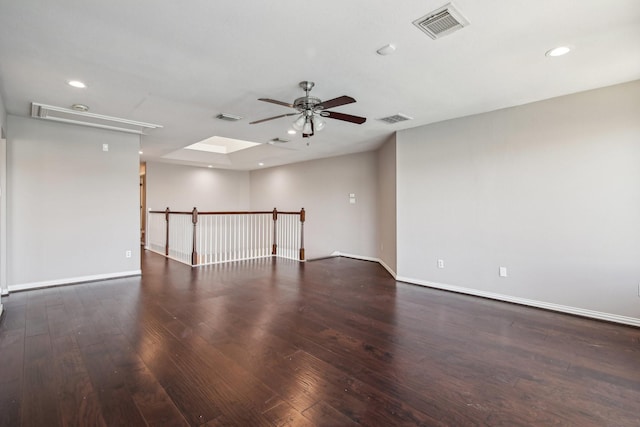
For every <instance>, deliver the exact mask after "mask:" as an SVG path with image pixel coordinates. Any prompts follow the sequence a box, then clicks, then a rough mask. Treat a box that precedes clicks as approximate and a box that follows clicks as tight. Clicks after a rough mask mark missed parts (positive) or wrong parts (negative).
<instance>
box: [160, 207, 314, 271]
mask: <svg viewBox="0 0 640 427" xmlns="http://www.w3.org/2000/svg"><path fill="white" fill-rule="evenodd" d="M148 213H150V214H163V215H164V219H165V223H166V225H165V248H164V249H165V251H164V252H165V256H166V257H169V224H170V222H169V216H170V215H190V216H191V222H192V224H193V231H192V248H191V265H192V266H193V265H197V264H198V262H199V259H198V253H197V241H196V239H197V235H198V234H197V227H198V217H199V216H201V215H269V214H270V215H271V216H272V219H273V242H272V247H271V254H272V255H277V253H278V246H277V237H278V233H277V224H278V214H281V215H298V216H299V217H300V251H299V259H300V261H304V259H305V258H304V256H305V254H304V222H305V220H306V212H305V210H304V208H302V209H301V210H300V211H298V212H291V211H279V210H277V209H276V208H273V210H272V211H221V212H199V211H198V209H197V208H195V207H194V208H193V209H192V210H191V211H172V210H171V209H170V208H169V207H167V208H166V209H165V210H163V211H157V210H156V211H154V210H150V211H149V212H148Z"/></svg>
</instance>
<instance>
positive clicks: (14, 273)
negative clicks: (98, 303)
mask: <svg viewBox="0 0 640 427" xmlns="http://www.w3.org/2000/svg"><path fill="white" fill-rule="evenodd" d="M7 131H8V132H7V137H8V138H7V143H8V147H7V157H8V177H7V181H8V190H7V192H8V221H9V224H8V230H9V233H8V254H9V259H8V273H9V278H8V282H9V286H10V288H11V287H12V286H15V285H25V284H34V283H35V284H42V283H43V282H53V281H67V282H71V281H73V280H75V279H77V278H85V277H90V276H101V275H119V274H127V273H135V272H139V270H140V236H139V227H140V225H139V192H138V168H139V165H138V150H139V146H140V138H139V136H137V135H130V134H124V133H117V132H112V131H106V130H101V129H93V128H88V127H80V126H72V125H66V124H60V123H52V122H45V121H42V120H37V119H31V118H23V117H17V116H12V115H9V116H8V122H7ZM102 144H109V151H108V152H104V151H102ZM128 250H130V251H132V257H131V258H126V257H125V252H126V251H128Z"/></svg>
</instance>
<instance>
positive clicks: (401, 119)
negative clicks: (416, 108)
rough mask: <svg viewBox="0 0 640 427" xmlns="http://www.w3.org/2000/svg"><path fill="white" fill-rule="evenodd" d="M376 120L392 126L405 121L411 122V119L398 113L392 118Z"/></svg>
mask: <svg viewBox="0 0 640 427" xmlns="http://www.w3.org/2000/svg"><path fill="white" fill-rule="evenodd" d="M378 120H382V121H383V122H385V123H389V124H390V125H392V124H394V123H398V122H404V121H406V120H413V117H409V116H405V115H404V114H402V113H398V114H394V115H393V116H389V117H383V118H381V119H378Z"/></svg>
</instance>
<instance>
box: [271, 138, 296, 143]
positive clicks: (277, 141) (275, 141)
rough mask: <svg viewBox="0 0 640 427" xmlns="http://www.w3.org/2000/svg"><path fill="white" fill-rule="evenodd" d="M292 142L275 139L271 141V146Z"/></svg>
mask: <svg viewBox="0 0 640 427" xmlns="http://www.w3.org/2000/svg"><path fill="white" fill-rule="evenodd" d="M289 141H291V140H290V139H284V138H273V139H270V140H269V144H284V143H287V142H289Z"/></svg>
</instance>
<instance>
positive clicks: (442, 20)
mask: <svg viewBox="0 0 640 427" xmlns="http://www.w3.org/2000/svg"><path fill="white" fill-rule="evenodd" d="M413 25H415V26H416V27H418V28H419V29H420V30H422V31H423V32H424V33H426V34H427V35H428V36H429V37H431V38H432V39H434V40H435V39H438V38H440V37H443V36H446V35H447V34H451V33H453V32H454V31H458V30H460V29H461V28H463V27H466V26H467V25H469V21H468V20H467V19H466V18H465V17H464V16H462V14H461V13H460V12H458V11H457V10H456V9H455V7H454V6H453V4H451V3H447V4H446V5H444V6H442V7H441V8H439V9H436V10H434V11H432V12H429V13H428V14H426V15H425V16H423V17H422V18H420V19H416V20H415V21H413Z"/></svg>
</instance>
